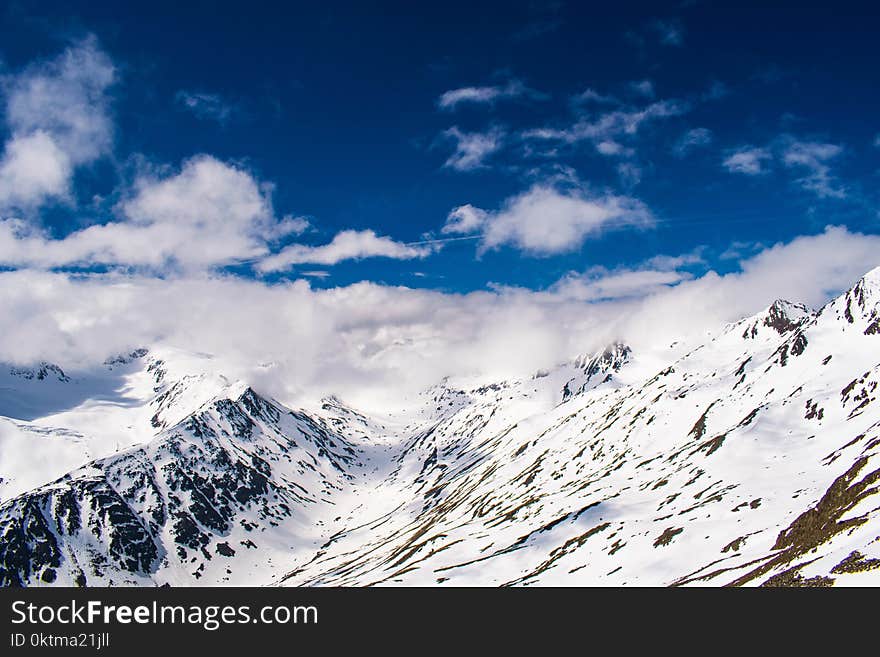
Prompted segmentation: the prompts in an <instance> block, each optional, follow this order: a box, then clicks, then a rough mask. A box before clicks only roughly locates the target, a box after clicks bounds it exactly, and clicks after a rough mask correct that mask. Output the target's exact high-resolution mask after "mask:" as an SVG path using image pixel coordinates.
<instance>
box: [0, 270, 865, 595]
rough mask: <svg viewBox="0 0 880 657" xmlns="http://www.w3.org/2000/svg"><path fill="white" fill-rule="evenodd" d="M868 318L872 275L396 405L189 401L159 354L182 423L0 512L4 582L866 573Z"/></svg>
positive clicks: (240, 394) (700, 579)
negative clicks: (648, 365)
mask: <svg viewBox="0 0 880 657" xmlns="http://www.w3.org/2000/svg"><path fill="white" fill-rule="evenodd" d="M878 308H880V268H878V269H875V270H872V271H871V272H869V274H867V275H866V276H865V277H864V278H863V279H861V280H860V281H859V282H857V283H856V284H855V285H854V286H853V287H852V288H850V289H849V290H847V291H846V292H844V293H843V294H841V295H839V296H838V297H836V298H834V299H832V300H831V301H829V302H828V303H827V304H826V305H825V306H823V307H822V308H821V309H819V310H818V311H810V310H809V309H807V308H805V307H803V306H800V305H798V304H790V303H788V302H780V301H777V302H774V303H773V304H771V305H770V306H768V307H767V308H766V309H764V310H762V311H761V312H759V313H757V314H755V315H753V316H751V317H748V318H744V319H743V320H740V321H739V322H735V323H733V324H730V325H728V326H727V327H726V328H722V330H720V331H718V332H717V333H715V334H714V335H712V336H710V337H709V338H708V339H707V340H706V341H705V342H703V343H702V344H699V345H697V346H695V347H694V348H692V349H690V350H689V351H687V352H686V353H684V354H682V355H675V356H673V357H672V358H671V359H670V360H669V362H667V363H666V364H665V366H664V367H662V368H660V369H656V370H650V374H644V375H643V371H645V367H644V366H642V368H641V369H640V367H639V365H638V360H639V355H638V354H636V353H635V352H633V350H632V349H630V347H628V346H627V345H625V344H622V343H612V344H611V345H609V347H607V348H606V349H603V350H599V351H598V352H596V353H595V354H593V355H591V356H589V357H580V358H578V359H575V360H573V361H571V362H570V363H566V364H563V365H560V366H557V367H555V368H551V369H549V370H546V371H542V372H540V373H539V375H535V376H534V377H530V378H526V379H521V380H509V381H502V382H497V383H495V384H488V385H481V386H478V387H474V388H471V389H462V390H459V389H457V388H455V386H451V385H450V384H449V383H444V384H440V385H438V386H436V387H435V388H433V389H431V390H430V391H427V392H426V394H425V395H424V396H423V399H422V402H421V404H422V405H421V406H420V407H419V408H421V409H422V410H421V411H419V412H418V413H412V414H409V415H407V416H405V417H403V416H402V417H399V418H395V417H388V418H370V417H369V416H368V415H367V414H364V413H361V412H359V411H357V410H355V409H351V408H349V407H347V406H346V405H345V403H344V402H342V401H340V400H338V399H335V398H332V397H331V398H326V399H325V400H324V401H322V403H321V405H320V406H319V407H318V408H315V409H312V410H311V411H308V412H307V411H297V410H293V409H290V408H287V407H285V406H284V405H283V404H281V403H279V402H277V401H275V400H272V399H271V398H269V397H268V396H266V395H262V394H260V393H259V392H258V391H257V390H256V389H255V388H253V387H251V386H250V385H248V384H247V383H245V382H240V381H232V382H230V381H229V380H226V381H225V385H224V381H223V379H219V378H217V379H211V381H214V383H211V384H210V385H208V386H207V387H208V388H211V385H215V384H216V385H218V386H221V389H220V391H219V392H217V391H216V390H213V389H212V392H213V395H212V396H210V398H209V399H208V400H207V401H205V402H203V403H201V404H200V405H199V406H198V407H197V408H196V409H193V408H191V406H187V404H190V405H191V404H195V403H196V402H197V401H198V398H199V395H189V396H187V394H189V393H187V392H186V390H183V388H186V387H187V386H195V387H196V388H198V387H199V386H201V385H203V384H205V381H206V380H204V379H199V378H192V379H185V378H183V379H182V378H180V377H177V378H174V377H172V378H171V379H167V380H166V379H165V378H164V376H163V377H159V376H158V375H157V370H161V369H162V366H161V365H159V366H156V365H155V363H157V362H159V361H158V360H152V361H151V364H150V366H149V367H151V368H153V371H152V372H151V375H152V376H154V384H155V392H156V395H155V397H154V401H153V403H152V407H160V408H166V407H165V406H163V404H165V402H168V400H169V399H170V398H171V397H173V396H174V395H170V394H166V393H168V391H169V390H174V389H175V388H174V386H175V385H176V384H179V383H180V382H181V381H185V382H186V385H184V386H183V387H182V388H181V390H180V391H179V392H180V395H181V396H180V397H179V398H178V399H184V398H185V399H187V400H188V401H187V402H186V403H185V404H184V406H185V407H186V408H187V409H188V410H189V413H188V414H186V415H184V417H182V418H180V419H179V420H178V421H177V422H175V423H172V422H170V421H168V422H164V423H163V422H159V423H158V424H157V425H154V429H155V430H156V431H157V434H156V437H155V438H153V439H152V440H151V441H149V442H148V443H146V444H141V445H134V446H131V447H128V448H126V449H125V450H122V451H121V452H118V453H116V454H112V455H109V456H106V457H104V458H103V459H100V460H98V461H93V462H92V463H91V464H87V465H85V466H83V467H82V468H79V469H77V470H74V471H73V472H71V473H68V474H67V475H65V476H63V477H61V478H60V479H57V480H55V481H54V482H51V483H46V484H43V485H41V486H39V487H37V488H35V489H33V490H31V491H29V492H26V493H23V494H22V495H19V496H16V497H14V498H12V499H9V500H6V501H5V502H3V504H2V505H0V517H2V518H3V520H4V522H3V525H4V526H6V527H7V529H6V530H5V532H4V534H3V535H2V536H0V580H2V582H3V583H4V584H7V585H16V584H24V585H43V584H57V583H69V584H84V585H93V584H141V585H142V584H150V585H160V584H165V583H170V584H175V585H184V584H192V583H196V582H198V583H200V584H202V583H208V584H224V583H240V582H242V581H247V582H255V581H256V582H260V583H264V584H284V585H290V584H294V585H302V584H307V585H326V584H331V585H365V584H452V585H461V584H478V585H535V584H539V585H541V584H563V585H568V584H581V583H587V584H609V585H621V584H650V585H657V584H663V585H684V584H688V585H693V584H709V585H718V584H736V585H753V584H764V585H771V586H772V585H828V584H833V583H844V584H845V583H866V582H874V583H876V581H877V575H878V573H880V570H878V566H880V541H878V537H880V517H878V511H877V509H876V508H874V506H872V503H871V500H872V496H873V495H874V494H875V493H876V492H877V486H875V483H876V482H877V481H878V479H880V455H878V449H880V410H878V407H877V406H876V404H874V402H875V400H876V390H877V387H878V381H880V337H878V336H877V332H874V331H872V330H871V329H872V327H873V326H874V324H875V323H876V322H877V318H878V314H880V311H878ZM141 357H143V356H141ZM618 377H623V378H622V379H620V380H618ZM162 395H165V397H164V398H162ZM160 398H162V399H163V401H161V402H156V401H155V400H158V399H160ZM169 417H170V416H169ZM237 494H239V497H240V499H239V497H237V496H236V495H237ZM86 502H87V503H86ZM197 502H198V503H197ZM190 507H192V508H193V509H195V511H188V510H187V509H189V508H190ZM159 510H161V511H162V513H161V514H159ZM157 514H158V515H157ZM160 520H161V522H160ZM242 523H245V525H242ZM251 525H252V526H251ZM246 526H250V529H246V528H245V527H246ZM53 541H54V544H53ZM246 541H249V542H250V543H251V544H252V545H253V547H251V546H250V545H248V544H247V543H246ZM53 545H54V547H53ZM49 571H51V573H49Z"/></svg>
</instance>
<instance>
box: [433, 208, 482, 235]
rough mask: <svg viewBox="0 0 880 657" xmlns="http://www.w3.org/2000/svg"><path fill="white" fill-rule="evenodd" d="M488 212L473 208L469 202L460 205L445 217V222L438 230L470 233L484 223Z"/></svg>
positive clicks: (474, 231) (446, 232)
mask: <svg viewBox="0 0 880 657" xmlns="http://www.w3.org/2000/svg"><path fill="white" fill-rule="evenodd" d="M488 216H489V213H488V212H486V211H485V210H481V209H480V208H475V207H474V206H473V205H471V204H470V203H467V204H465V205H460V206H458V207H457V208H453V210H452V211H451V212H450V213H449V215H448V216H447V217H446V223H445V224H444V225H443V228H442V229H441V231H440V232H442V233H445V234H453V235H471V234H473V233H476V232H477V231H479V230H480V229H481V228H482V227H483V225H484V224H485V223H486V218H487V217H488Z"/></svg>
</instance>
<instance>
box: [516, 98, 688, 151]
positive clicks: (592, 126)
mask: <svg viewBox="0 0 880 657" xmlns="http://www.w3.org/2000/svg"><path fill="white" fill-rule="evenodd" d="M689 110H690V103H688V102H686V101H682V100H661V101H657V102H654V103H650V104H649V105H646V106H644V107H635V108H632V107H627V108H619V109H614V110H610V111H607V112H603V113H598V114H597V113H592V112H591V113H588V115H587V116H586V117H584V118H582V119H580V120H578V121H577V122H575V123H574V124H573V125H571V126H569V127H566V128H536V129H531V130H526V131H525V132H524V133H523V137H524V138H526V139H543V140H557V141H561V142H565V143H569V144H572V143H576V142H579V141H591V142H593V144H594V145H596V146H597V147H598V145H599V144H602V143H603V142H614V141H615V140H616V139H617V138H619V137H632V136H634V135H636V134H637V133H638V132H639V130H640V129H641V128H643V127H644V126H645V125H647V124H648V123H651V122H653V121H657V120H660V119H665V118H670V117H675V116H681V115H682V114H685V113H687V112H688V111H689Z"/></svg>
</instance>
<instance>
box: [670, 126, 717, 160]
mask: <svg viewBox="0 0 880 657" xmlns="http://www.w3.org/2000/svg"><path fill="white" fill-rule="evenodd" d="M712 139H713V136H712V131H711V130H709V129H708V128H693V129H691V130H688V131H687V132H685V133H684V134H683V135H682V136H681V137H680V138H679V139H678V141H676V142H675V144H674V145H673V147H672V153H673V155H675V156H676V157H684V156H686V155H688V154H689V153H691V152H692V151H694V150H696V149H697V148H701V147H703V146H708V145H709V144H711V143H712Z"/></svg>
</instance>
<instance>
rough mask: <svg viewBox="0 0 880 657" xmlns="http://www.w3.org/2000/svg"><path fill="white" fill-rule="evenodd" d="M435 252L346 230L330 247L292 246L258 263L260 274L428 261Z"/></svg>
mask: <svg viewBox="0 0 880 657" xmlns="http://www.w3.org/2000/svg"><path fill="white" fill-rule="evenodd" d="M435 250H436V246H433V245H431V246H429V245H409V244H405V243H403V242H396V241H394V240H393V239H391V238H390V237H384V236H380V235H377V234H376V233H375V231H372V230H344V231H342V232H340V233H337V234H336V236H335V237H334V238H333V240H332V241H330V242H329V243H328V244H323V245H321V246H309V245H305V244H291V245H290V246H287V247H285V248H284V249H282V250H281V251H280V252H279V253H277V254H274V255H271V256H268V257H266V258H264V259H263V260H261V261H260V262H259V263H257V265H256V268H257V269H258V270H259V271H261V272H273V271H284V270H287V269H290V268H291V267H293V266H294V265H302V264H311V265H335V264H338V263H340V262H342V261H344V260H362V259H363V258H391V259H394V260H412V259H415V258H425V257H427V256H429V255H431V253H433V252H434V251H435Z"/></svg>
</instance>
